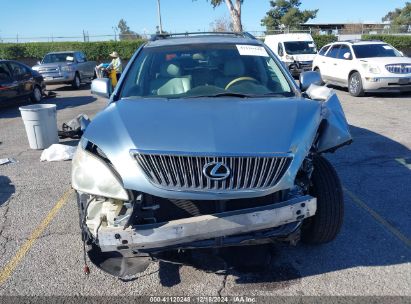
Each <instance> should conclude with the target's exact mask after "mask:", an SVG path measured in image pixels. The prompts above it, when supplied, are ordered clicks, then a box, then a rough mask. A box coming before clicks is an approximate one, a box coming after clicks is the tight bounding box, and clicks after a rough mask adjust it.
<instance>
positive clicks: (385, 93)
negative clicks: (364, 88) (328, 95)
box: [327, 84, 411, 99]
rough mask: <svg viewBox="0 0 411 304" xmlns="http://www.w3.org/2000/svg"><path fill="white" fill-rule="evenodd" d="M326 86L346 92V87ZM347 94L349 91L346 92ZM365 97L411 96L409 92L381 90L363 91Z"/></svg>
mask: <svg viewBox="0 0 411 304" xmlns="http://www.w3.org/2000/svg"><path fill="white" fill-rule="evenodd" d="M327 87H329V88H330V89H334V90H338V91H343V92H347V93H348V88H346V87H340V86H337V85H334V84H327ZM348 94H349V93H348ZM365 97H372V98H410V97H411V92H401V93H400V92H384V93H383V92H381V93H378V92H377V93H374V92H373V93H365ZM353 98H358V99H361V98H362V97H354V96H353Z"/></svg>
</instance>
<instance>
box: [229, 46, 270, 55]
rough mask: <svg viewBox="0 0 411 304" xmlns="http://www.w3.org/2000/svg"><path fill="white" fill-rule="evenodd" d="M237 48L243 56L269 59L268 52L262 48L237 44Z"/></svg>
mask: <svg viewBox="0 0 411 304" xmlns="http://www.w3.org/2000/svg"><path fill="white" fill-rule="evenodd" d="M236 47H237V50H238V52H239V53H240V55H241V56H262V57H268V53H267V51H266V50H265V48H263V47H262V46H257V45H244V44H241V45H240V44H237V45H236Z"/></svg>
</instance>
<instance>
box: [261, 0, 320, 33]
mask: <svg viewBox="0 0 411 304" xmlns="http://www.w3.org/2000/svg"><path fill="white" fill-rule="evenodd" d="M270 5H271V9H270V10H269V11H268V12H267V14H266V16H265V17H264V18H263V19H262V20H261V25H263V26H265V27H266V28H267V31H272V30H278V29H281V28H282V27H285V26H287V27H292V28H296V27H298V26H299V25H300V24H302V23H305V22H307V21H308V20H310V19H314V18H315V17H316V16H317V12H318V9H316V10H304V11H302V10H300V5H301V1H300V0H275V1H270Z"/></svg>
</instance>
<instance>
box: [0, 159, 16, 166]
mask: <svg viewBox="0 0 411 304" xmlns="http://www.w3.org/2000/svg"><path fill="white" fill-rule="evenodd" d="M17 162H18V161H17V160H16V159H14V158H0V166H1V165H7V164H14V163H17Z"/></svg>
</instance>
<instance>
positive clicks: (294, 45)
mask: <svg viewBox="0 0 411 304" xmlns="http://www.w3.org/2000/svg"><path fill="white" fill-rule="evenodd" d="M264 42H265V44H266V45H267V46H268V47H269V48H270V49H271V50H272V51H273V52H274V53H275V54H276V55H277V56H278V58H280V60H281V61H282V62H283V63H284V64H285V66H286V67H288V69H289V70H290V72H291V74H292V75H293V76H298V75H299V74H300V73H301V72H304V71H311V68H312V64H313V59H314V57H315V56H316V55H317V47H316V46H315V43H314V40H313V37H311V35H310V34H302V33H298V34H278V35H267V36H265V40H264Z"/></svg>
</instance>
